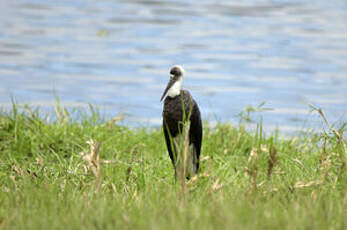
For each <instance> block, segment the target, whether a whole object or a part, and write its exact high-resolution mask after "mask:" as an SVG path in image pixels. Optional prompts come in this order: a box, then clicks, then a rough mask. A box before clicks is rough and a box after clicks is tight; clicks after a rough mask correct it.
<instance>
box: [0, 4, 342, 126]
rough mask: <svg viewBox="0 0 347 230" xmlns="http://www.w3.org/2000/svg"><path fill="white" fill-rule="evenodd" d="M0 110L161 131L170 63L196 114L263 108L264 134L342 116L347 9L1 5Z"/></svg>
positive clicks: (222, 116) (233, 116) (231, 114)
mask: <svg viewBox="0 0 347 230" xmlns="http://www.w3.org/2000/svg"><path fill="white" fill-rule="evenodd" d="M0 28H1V29H0V108H1V109H2V110H6V109H9V108H10V105H11V96H13V97H14V98H15V99H16V101H17V102H18V103H19V104H29V105H32V106H39V107H41V108H42V109H43V110H45V109H48V110H49V109H50V108H52V107H53V106H55V104H56V100H55V96H58V97H59V98H60V101H61V103H62V104H63V105H64V106H66V107H67V108H69V109H72V108H85V107H88V103H91V104H94V105H97V106H98V107H99V109H100V111H101V112H102V113H103V114H104V115H105V116H106V117H112V116H115V115H117V114H118V113H119V112H122V113H124V114H125V115H126V116H125V121H124V122H125V123H126V124H129V125H131V126H137V125H141V126H159V125H160V123H161V111H162V104H161V103H160V102H159V99H160V97H161V94H162V92H163V90H164V88H165V86H166V83H167V81H168V78H169V75H168V73H169V69H170V67H171V66H172V65H175V64H180V65H182V66H183V67H184V68H185V70H186V75H185V80H184V87H185V88H186V89H189V90H190V92H191V93H192V95H193V97H194V98H195V99H196V101H197V102H198V104H199V105H200V109H201V112H202V115H203V119H205V120H209V121H211V122H215V121H216V120H217V121H222V122H230V121H233V122H237V121H238V116H237V115H238V114H239V113H240V112H241V111H243V110H244V109H245V108H246V107H247V106H249V105H251V106H254V107H256V106H257V105H259V104H260V103H262V102H266V104H265V107H267V108H272V110H268V111H264V112H262V113H261V116H262V117H263V121H264V125H265V128H266V129H268V130H273V129H274V128H275V127H279V129H280V130H283V131H284V132H292V131H295V130H297V129H301V128H302V127H307V126H308V127H313V128H317V127H318V128H319V127H321V125H322V124H323V123H322V121H321V119H320V118H319V116H318V115H316V114H314V113H309V111H310V109H309V107H308V106H307V103H309V104H313V105H315V106H317V107H321V108H323V109H324V111H325V112H326V114H327V117H328V119H329V120H330V121H331V122H337V123H336V124H337V125H338V124H341V123H342V122H344V121H346V120H347V119H346V117H347V2H346V1H345V0H331V1H326V0H315V1H312V0H310V1H295V0H294V1H292V0H291V1H289V0H288V1H285V0H278V1H276V0H272V1H257V0H248V1H212V0H206V1H189V0H188V1H187V0H185V1H181V0H172V1H168V0H166V1H154V0H148V1H141V0H137V1H133V0H123V1H116V0H73V1H72V0H59V1H56V0H54V1H52V0H31V1H29V0H15V1H14V0H0Z"/></svg>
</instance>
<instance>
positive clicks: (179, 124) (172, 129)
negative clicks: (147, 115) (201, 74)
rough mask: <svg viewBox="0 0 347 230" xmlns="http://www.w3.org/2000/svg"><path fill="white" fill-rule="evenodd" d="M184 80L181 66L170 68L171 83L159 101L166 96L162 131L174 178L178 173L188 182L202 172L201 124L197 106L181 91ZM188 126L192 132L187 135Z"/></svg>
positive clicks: (188, 94) (184, 91)
mask: <svg viewBox="0 0 347 230" xmlns="http://www.w3.org/2000/svg"><path fill="white" fill-rule="evenodd" d="M183 77H184V69H183V68H182V67H181V66H178V65H176V66H173V67H172V68H171V70H170V80H169V82H168V84H167V86H166V88H165V90H164V93H163V95H162V97H161V99H160V101H162V100H163V99H164V97H165V95H166V94H167V97H166V98H165V100H164V108H163V131H164V136H165V141H166V146H167V150H168V152H169V156H170V158H171V162H172V164H173V166H174V169H175V178H177V175H178V174H179V176H180V177H181V178H187V179H188V180H189V179H190V178H191V177H192V176H194V175H195V174H197V172H198V170H199V157H200V150H201V141H202V122H201V115H200V110H199V107H198V104H197V103H196V102H195V100H194V99H193V97H192V96H191V95H190V93H189V91H187V90H182V83H183ZM187 124H189V127H188V130H189V131H188V133H187V135H185V134H184V129H185V128H187ZM185 136H186V137H185ZM187 144H188V146H187ZM182 146H183V147H182ZM184 148H185V149H184ZM181 178H180V179H181Z"/></svg>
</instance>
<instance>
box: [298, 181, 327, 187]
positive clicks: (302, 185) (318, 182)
mask: <svg viewBox="0 0 347 230" xmlns="http://www.w3.org/2000/svg"><path fill="white" fill-rule="evenodd" d="M321 183H322V182H321V181H310V182H307V183H305V182H302V181H298V182H296V183H295V185H294V188H307V187H311V186H318V185H320V184H321Z"/></svg>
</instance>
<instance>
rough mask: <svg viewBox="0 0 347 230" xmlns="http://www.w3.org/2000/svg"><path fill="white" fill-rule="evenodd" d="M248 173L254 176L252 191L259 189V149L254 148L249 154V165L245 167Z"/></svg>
mask: <svg viewBox="0 0 347 230" xmlns="http://www.w3.org/2000/svg"><path fill="white" fill-rule="evenodd" d="M245 171H246V174H247V175H249V176H250V177H251V178H252V187H251V191H254V190H256V189H257V175H258V150H257V148H253V149H252V151H251V152H250V154H249V157H248V161H247V166H246V167H245Z"/></svg>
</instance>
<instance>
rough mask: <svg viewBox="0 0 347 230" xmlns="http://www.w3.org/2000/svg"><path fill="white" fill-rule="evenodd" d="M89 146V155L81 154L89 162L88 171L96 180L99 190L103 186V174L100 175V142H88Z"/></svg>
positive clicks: (91, 140)
mask: <svg viewBox="0 0 347 230" xmlns="http://www.w3.org/2000/svg"><path fill="white" fill-rule="evenodd" d="M87 144H89V154H85V153H83V152H82V153H81V155H82V156H83V159H84V160H85V161H86V162H87V169H88V170H91V171H92V172H93V174H94V176H95V178H96V180H95V184H96V187H97V189H99V187H100V184H101V173H100V160H99V150H100V147H101V143H100V142H95V141H94V140H93V139H90V140H89V141H87Z"/></svg>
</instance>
